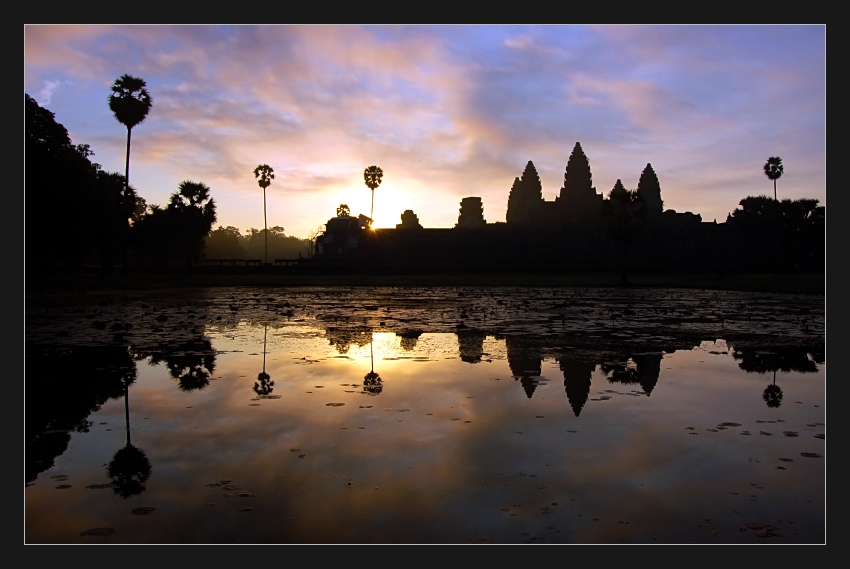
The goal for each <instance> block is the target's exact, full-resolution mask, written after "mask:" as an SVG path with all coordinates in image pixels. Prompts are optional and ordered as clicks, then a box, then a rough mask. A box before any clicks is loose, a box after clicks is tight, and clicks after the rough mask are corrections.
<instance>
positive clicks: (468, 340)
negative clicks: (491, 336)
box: [456, 328, 487, 364]
mask: <svg viewBox="0 0 850 569" xmlns="http://www.w3.org/2000/svg"><path fill="white" fill-rule="evenodd" d="M456 334H457V343H458V346H459V348H460V359H461V360H463V361H465V362H468V363H471V364H474V363H478V362H480V361H481V358H482V356H483V355H484V340H485V339H486V338H487V334H485V333H484V332H482V331H480V330H476V329H474V328H460V329H458V331H457V332H456Z"/></svg>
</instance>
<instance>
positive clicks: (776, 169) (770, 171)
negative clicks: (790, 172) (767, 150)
mask: <svg viewBox="0 0 850 569" xmlns="http://www.w3.org/2000/svg"><path fill="white" fill-rule="evenodd" d="M783 172H785V168H783V167H782V158H780V157H779V156H771V157H770V158H768V159H767V162H765V163H764V175H765V176H767V177H768V179H770V180H773V199H776V180H778V179H779V178H780V176H782V173H783Z"/></svg>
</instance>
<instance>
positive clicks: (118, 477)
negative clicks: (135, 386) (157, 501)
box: [107, 381, 151, 498]
mask: <svg viewBox="0 0 850 569" xmlns="http://www.w3.org/2000/svg"><path fill="white" fill-rule="evenodd" d="M124 420H125V425H126V428H127V444H126V445H124V447H123V448H121V449H118V452H116V453H115V454H114V455H113V457H112V460H111V461H109V465H108V467H107V473H108V474H109V478H110V479H111V480H112V489H113V490H114V491H115V493H116V494H118V495H119V496H121V497H122V498H129V497H130V496H135V495H137V494H141V493H142V492H144V491H145V482H147V480H148V478H149V477H150V475H151V463H150V461H149V460H148V457H147V455H146V454H145V451H143V450H142V449H140V448H136V447H134V446H133V445H132V444H131V443H130V383H129V382H128V381H125V382H124Z"/></svg>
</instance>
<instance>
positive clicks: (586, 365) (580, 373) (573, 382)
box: [558, 357, 596, 417]
mask: <svg viewBox="0 0 850 569" xmlns="http://www.w3.org/2000/svg"><path fill="white" fill-rule="evenodd" d="M558 365H559V366H560V368H561V372H563V374H564V391H565V392H566V393H567V400H568V401H569V402H570V407H572V409H573V413H574V414H575V416H576V417H578V416H579V414H580V413H581V410H582V409H583V408H584V404H585V403H587V398H588V397H589V396H590V379H591V377H592V376H593V372H594V370H596V363H594V362H592V361H585V360H578V359H574V358H568V357H560V358H558Z"/></svg>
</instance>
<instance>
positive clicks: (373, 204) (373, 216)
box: [369, 189, 375, 219]
mask: <svg viewBox="0 0 850 569" xmlns="http://www.w3.org/2000/svg"><path fill="white" fill-rule="evenodd" d="M369 219H375V190H374V189H373V190H372V209H370V210H369Z"/></svg>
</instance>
